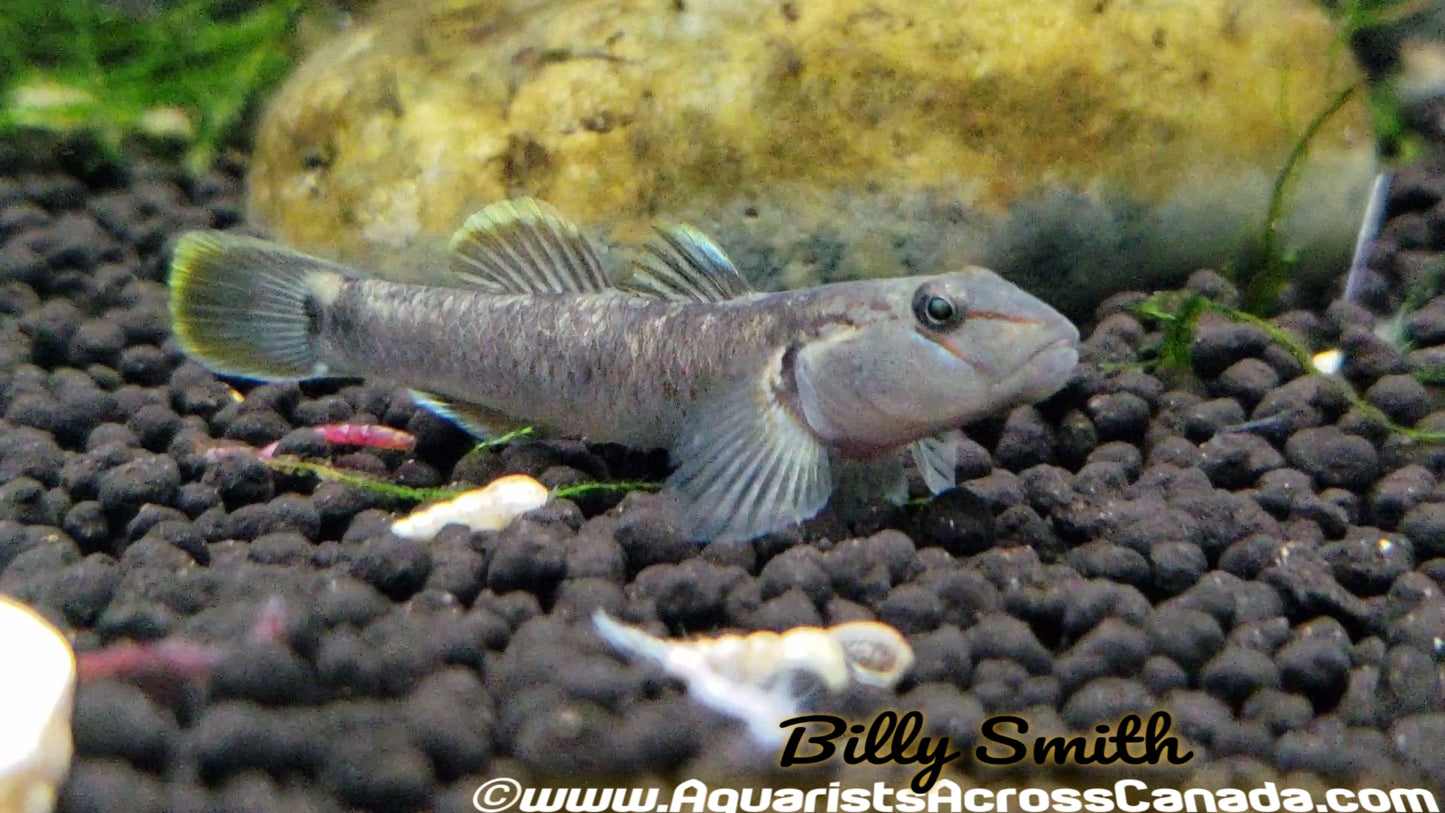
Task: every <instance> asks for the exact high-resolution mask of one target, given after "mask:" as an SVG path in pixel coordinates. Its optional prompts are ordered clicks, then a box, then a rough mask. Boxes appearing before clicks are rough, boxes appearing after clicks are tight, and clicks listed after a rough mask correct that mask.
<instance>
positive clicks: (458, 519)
mask: <svg viewBox="0 0 1445 813" xmlns="http://www.w3.org/2000/svg"><path fill="white" fill-rule="evenodd" d="M547 496H548V493H547V487H546V486H544V485H542V484H541V483H540V482H538V481H537V480H536V479H534V478H531V477H528V476H527V475H525V474H511V475H508V476H506V477H501V478H498V479H496V480H493V481H492V482H490V483H488V484H487V485H486V487H484V488H479V489H476V490H474V491H468V492H466V493H464V494H461V495H459V496H457V497H455V498H453V499H450V500H447V501H446V502H440V503H436V504H435V505H430V506H427V507H426V508H423V509H421V510H418V511H413V512H412V513H411V514H409V515H408V516H405V517H403V518H401V519H399V520H397V521H396V522H393V523H392V524H391V532H392V533H394V534H396V535H397V536H400V537H404V538H406V539H419V540H427V539H431V538H432V537H434V536H436V535H437V533H438V532H440V531H441V529H442V528H444V527H446V526H447V525H452V524H456V525H465V526H466V527H468V528H470V529H472V530H473V531H500V530H501V529H503V528H505V527H507V526H508V525H510V524H512V520H514V519H516V518H517V517H519V516H521V515H523V514H525V513H527V512H528V511H531V510H533V509H535V508H541V507H542V505H543V504H545V503H546V502H547Z"/></svg>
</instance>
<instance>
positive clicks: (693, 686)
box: [592, 610, 913, 746]
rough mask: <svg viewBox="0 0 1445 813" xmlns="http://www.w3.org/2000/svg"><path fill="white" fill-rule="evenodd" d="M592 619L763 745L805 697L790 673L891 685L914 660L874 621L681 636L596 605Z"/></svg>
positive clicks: (833, 684) (831, 685) (779, 735)
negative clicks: (655, 631) (667, 635)
mask: <svg viewBox="0 0 1445 813" xmlns="http://www.w3.org/2000/svg"><path fill="white" fill-rule="evenodd" d="M592 623H593V624H595V625H596V627H597V631H598V632H599V633H601V634H602V637H603V638H605V639H606V640H607V642H608V643H609V644H611V645H612V646H613V648H615V649H617V650H618V651H619V652H621V653H623V654H626V655H628V656H631V657H634V658H646V659H648V660H651V661H653V662H655V663H657V664H658V665H660V666H662V668H664V669H666V670H667V671H668V672H670V673H672V674H673V675H676V676H677V677H679V678H681V679H682V680H683V681H685V682H686V683H687V687H688V691H689V693H690V694H692V696H693V697H694V698H695V699H697V701H698V702H700V703H702V704H703V705H705V706H707V707H708V708H711V709H713V710H714V711H718V712H720V713H722V714H726V715H728V716H730V717H733V718H735V719H738V720H741V721H742V722H744V723H746V724H747V726H748V730H749V732H750V733H751V734H752V736H753V739H754V740H756V741H757V742H759V743H760V744H763V745H765V746H772V745H776V744H779V743H781V742H782V739H783V730H782V729H781V728H780V727H779V726H778V723H780V722H782V721H783V720H785V719H787V718H789V717H792V716H794V715H796V714H797V713H798V709H799V704H800V703H801V702H802V701H803V700H804V698H803V697H801V696H799V694H798V690H797V687H796V686H795V684H794V678H795V677H797V676H799V675H802V674H807V675H811V676H813V677H814V678H815V679H816V680H817V681H818V682H819V683H820V684H822V685H823V686H824V687H825V688H827V689H828V690H829V691H834V692H836V691H839V690H840V689H843V688H844V687H846V686H847V685H848V684H849V683H861V684H865V685H868V686H878V687H881V688H885V689H890V688H892V687H893V686H895V685H897V683H898V680H899V679H900V678H902V677H903V674H904V673H905V672H907V671H908V669H909V667H911V666H912V665H913V649H912V648H911V647H909V645H908V641H906V640H905V639H904V638H903V636H902V635H901V634H899V632H898V631H897V630H895V629H893V628H892V627H889V626H887V625H886V624H880V623H878V622H876V621H855V622H851V623H848V624H840V625H838V626H836V627H831V628H827V629H824V628H822V627H794V628H793V629H790V630H787V631H785V632H783V633H781V634H780V633H776V632H771V631H760V632H754V633H751V634H748V635H738V634H736V633H727V634H724V635H719V636H716V637H712V638H693V639H689V640H681V641H674V640H667V639H663V638H658V637H656V636H654V635H651V634H649V633H647V632H645V631H643V630H641V629H639V628H637V627H633V626H629V625H626V624H622V623H619V622H618V621H616V620H615V619H613V618H612V617H611V616H609V615H607V614H606V613H604V612H602V611H601V610H598V611H597V612H596V613H594V614H593V615H592Z"/></svg>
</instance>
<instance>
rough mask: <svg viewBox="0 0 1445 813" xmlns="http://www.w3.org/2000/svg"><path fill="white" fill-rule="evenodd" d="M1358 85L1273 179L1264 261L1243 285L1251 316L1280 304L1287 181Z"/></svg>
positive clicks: (1331, 107) (1314, 126) (1334, 104)
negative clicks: (1280, 243)
mask: <svg viewBox="0 0 1445 813" xmlns="http://www.w3.org/2000/svg"><path fill="white" fill-rule="evenodd" d="M1360 87H1361V83H1359V82H1356V83H1355V84H1352V85H1350V86H1349V87H1347V88H1345V89H1344V90H1342V91H1340V93H1339V94H1338V95H1336V96H1335V98H1334V99H1333V100H1332V101H1331V102H1330V103H1329V104H1328V105H1326V106H1325V108H1324V109H1323V110H1321V111H1320V112H1319V113H1318V114H1316V115H1315V117H1314V119H1313V120H1311V121H1310V123H1309V125H1308V126H1306V127H1305V129H1304V132H1302V133H1300V137H1299V138H1298V139H1297V140H1296V141H1295V143H1294V146H1293V147H1291V148H1290V152H1289V156H1288V157H1287V158H1285V162H1284V164H1283V165H1282V166H1281V167H1280V168H1279V174H1277V175H1276V176H1275V179H1274V186H1273V187H1272V188H1271V189H1270V196H1269V210H1268V211H1267V212H1266V214H1265V222H1264V236H1263V246H1262V248H1261V253H1262V255H1263V260H1264V268H1263V269H1262V270H1261V271H1258V272H1256V273H1254V274H1251V275H1250V278H1249V281H1248V283H1247V284H1246V285H1245V292H1244V303H1245V309H1246V310H1248V311H1250V312H1252V313H1265V312H1267V311H1268V310H1270V309H1271V308H1273V307H1274V305H1275V303H1276V302H1277V301H1278V300H1279V294H1280V291H1281V290H1283V289H1284V284H1285V276H1286V272H1287V270H1288V265H1289V263H1288V261H1287V260H1286V259H1285V258H1284V256H1283V255H1282V252H1281V249H1280V246H1279V242H1280V229H1281V227H1282V226H1283V225H1284V216H1285V214H1284V208H1285V198H1286V197H1287V195H1288V189H1289V185H1290V181H1291V180H1293V179H1294V176H1295V173H1296V172H1297V171H1298V169H1299V166H1300V164H1301V163H1302V162H1303V161H1304V159H1305V156H1307V155H1308V154H1309V148H1310V143H1311V142H1312V141H1313V140H1314V138H1315V136H1316V135H1317V134H1318V133H1319V131H1320V128H1322V127H1324V126H1325V123H1326V122H1328V121H1329V120H1330V118H1331V117H1333V116H1334V115H1335V114H1336V113H1338V112H1339V111H1340V109H1341V108H1343V107H1344V106H1345V104H1346V103H1348V102H1349V101H1350V99H1351V98H1353V97H1354V95H1355V94H1356V93H1357V92H1359V90H1360Z"/></svg>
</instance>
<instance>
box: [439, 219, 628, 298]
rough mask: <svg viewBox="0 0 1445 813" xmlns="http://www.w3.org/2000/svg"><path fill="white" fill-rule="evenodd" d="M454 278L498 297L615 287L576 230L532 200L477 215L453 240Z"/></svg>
mask: <svg viewBox="0 0 1445 813" xmlns="http://www.w3.org/2000/svg"><path fill="white" fill-rule="evenodd" d="M451 252H452V272H453V273H454V274H455V275H456V276H457V277H458V278H459V280H460V281H461V282H463V283H465V284H466V285H468V286H471V287H475V288H480V289H482V290H484V291H489V292H492V293H498V294H541V293H576V294H580V293H598V292H600V291H604V290H606V289H608V288H610V287H612V282H611V280H610V279H608V276H607V274H606V273H605V272H604V271H603V270H602V262H601V260H600V259H598V257H597V252H596V250H595V249H593V247H592V244H591V243H590V242H588V240H587V238H586V237H584V236H583V235H582V232H581V231H580V230H579V229H578V228H577V226H576V224H574V223H572V222H571V221H569V220H567V219H566V218H564V217H562V215H561V214H560V213H558V211H557V210H556V209H554V208H552V207H551V206H550V205H548V204H546V203H543V202H542V201H540V200H534V199H532V198H518V199H516V200H508V201H502V202H501V203H494V204H492V205H491V206H488V207H487V208H485V209H483V210H481V211H480V212H477V213H476V214H474V215H472V216H471V217H470V218H468V219H467V222H466V225H464V226H462V228H461V229H460V230H459V231H458V232H457V233H456V234H455V235H453V236H452V241H451Z"/></svg>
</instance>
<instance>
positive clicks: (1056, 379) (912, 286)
mask: <svg viewBox="0 0 1445 813" xmlns="http://www.w3.org/2000/svg"><path fill="white" fill-rule="evenodd" d="M831 295H832V296H837V297H840V298H841V299H842V300H843V301H842V302H841V303H833V304H834V307H838V308H840V312H841V311H851V312H852V313H853V314H854V318H852V319H850V320H839V321H837V322H835V323H833V324H832V325H831V326H830V328H829V329H828V330H826V331H824V332H822V333H821V334H820V335H818V336H817V337H816V338H815V339H813V340H811V341H806V342H804V343H802V344H801V346H800V347H799V348H798V350H797V352H796V355H795V358H794V380H795V383H796V385H797V392H798V401H799V405H800V407H801V410H802V412H803V414H804V417H805V419H806V420H807V423H808V425H809V427H810V428H811V429H812V430H813V432H814V433H815V434H817V435H818V436H819V437H820V438H821V439H822V440H823V441H824V442H826V443H828V444H829V445H831V446H833V447H834V448H837V449H839V450H841V451H842V452H843V453H844V454H847V455H852V456H857V457H869V456H872V455H876V454H879V453H882V452H884V451H887V450H890V449H894V448H897V447H898V446H901V445H904V444H907V443H911V442H913V441H915V440H919V439H921V438H924V437H928V436H929V435H932V434H934V433H936V432H938V431H941V430H944V429H949V428H954V427H957V426H960V425H962V424H965V423H968V422H970V421H973V420H976V419H978V418H981V417H984V416H986V415H989V414H992V413H996V412H1000V411H1004V410H1007V409H1010V408H1012V407H1015V406H1018V405H1020V404H1027V403H1033V402H1035V401H1038V400H1041V399H1043V398H1046V397H1048V396H1049V395H1052V394H1053V393H1054V392H1056V391H1058V390H1059V389H1060V388H1062V387H1063V386H1064V384H1065V383H1067V382H1068V380H1069V377H1070V375H1071V374H1072V372H1073V370H1074V367H1075V365H1076V364H1077V363H1078V359H1079V350H1078V344H1079V331H1078V328H1076V327H1075V326H1074V325H1073V323H1071V322H1070V321H1069V320H1068V319H1066V318H1064V316H1063V315H1061V314H1060V313H1059V312H1058V311H1056V310H1054V309H1053V308H1052V307H1050V306H1048V305H1047V304H1045V303H1044V302H1042V301H1041V300H1039V299H1038V298H1036V297H1034V296H1033V295H1031V294H1029V293H1027V292H1026V291H1024V290H1023V289H1021V288H1019V287H1018V286H1017V285H1014V284H1013V283H1011V282H1009V281H1007V280H1005V279H1003V278H1002V277H1000V276H998V275H997V274H995V273H993V272H992V271H989V270H987V269H983V268H968V269H965V270H962V271H958V272H956V273H951V274H943V275H938V276H930V277H908V278H900V279H893V280H878V281H873V282H867V283H855V284H853V285H851V286H848V287H846V288H843V287H841V286H840V289H839V290H838V291H837V292H836V293H834V294H831ZM858 314H867V315H866V316H863V317H861V318H860V317H858Z"/></svg>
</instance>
